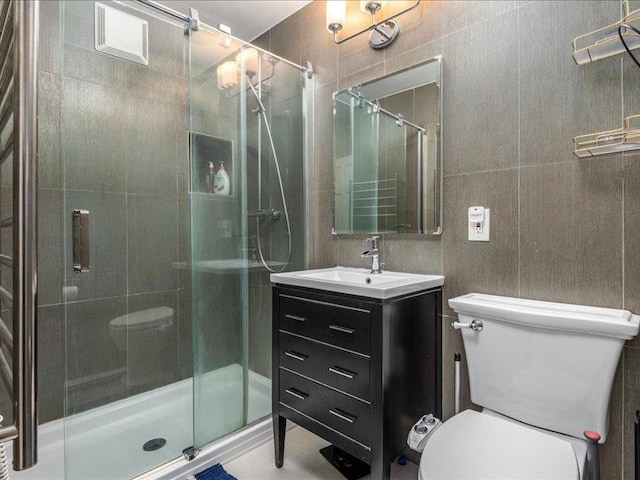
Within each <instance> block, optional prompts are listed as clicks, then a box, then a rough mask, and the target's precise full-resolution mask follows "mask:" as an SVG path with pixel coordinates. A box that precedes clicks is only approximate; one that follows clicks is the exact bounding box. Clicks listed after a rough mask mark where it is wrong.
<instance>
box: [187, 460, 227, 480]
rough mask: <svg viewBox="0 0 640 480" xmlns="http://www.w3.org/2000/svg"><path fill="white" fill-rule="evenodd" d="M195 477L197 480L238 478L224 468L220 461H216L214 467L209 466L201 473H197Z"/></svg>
mask: <svg viewBox="0 0 640 480" xmlns="http://www.w3.org/2000/svg"><path fill="white" fill-rule="evenodd" d="M195 477H196V480H238V479H237V478H236V477H234V476H233V475H231V474H230V473H228V472H227V471H226V470H225V469H224V468H222V465H221V464H219V463H216V464H215V465H214V466H213V467H209V468H207V469H205V470H203V471H201V472H200V473H196V475H195Z"/></svg>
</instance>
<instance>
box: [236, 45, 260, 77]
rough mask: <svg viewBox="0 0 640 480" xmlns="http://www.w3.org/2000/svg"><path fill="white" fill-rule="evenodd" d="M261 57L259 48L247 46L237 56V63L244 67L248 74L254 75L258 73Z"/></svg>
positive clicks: (241, 67)
mask: <svg viewBox="0 0 640 480" xmlns="http://www.w3.org/2000/svg"><path fill="white" fill-rule="evenodd" d="M259 59H260V56H259V54H258V50H256V49H255V48H245V49H244V50H242V51H241V52H240V53H239V54H238V55H237V56H236V63H237V64H238V68H240V69H244V71H245V73H246V74H247V75H249V76H252V75H256V74H257V73H258V63H259Z"/></svg>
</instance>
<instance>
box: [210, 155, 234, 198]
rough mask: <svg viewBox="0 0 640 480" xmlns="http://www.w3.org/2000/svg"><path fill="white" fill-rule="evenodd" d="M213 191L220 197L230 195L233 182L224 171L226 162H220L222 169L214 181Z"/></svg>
mask: <svg viewBox="0 0 640 480" xmlns="http://www.w3.org/2000/svg"><path fill="white" fill-rule="evenodd" d="M213 191H214V193H216V194H218V195H229V193H230V192H231V182H230V181H229V175H228V174H227V171H226V170H225V169H224V162H220V169H219V170H218V173H216V176H215V178H214V181H213Z"/></svg>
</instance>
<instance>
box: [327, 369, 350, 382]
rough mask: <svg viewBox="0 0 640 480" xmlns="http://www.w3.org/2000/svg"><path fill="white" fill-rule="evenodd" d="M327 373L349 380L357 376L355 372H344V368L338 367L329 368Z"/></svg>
mask: <svg viewBox="0 0 640 480" xmlns="http://www.w3.org/2000/svg"><path fill="white" fill-rule="evenodd" d="M329 371H330V372H331V373H335V374H336V375H341V376H343V377H346V378H348V379H349V380H353V377H355V376H356V375H357V373H355V372H351V371H349V370H345V369H344V368H340V367H329Z"/></svg>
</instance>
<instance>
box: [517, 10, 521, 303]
mask: <svg viewBox="0 0 640 480" xmlns="http://www.w3.org/2000/svg"><path fill="white" fill-rule="evenodd" d="M520 13H521V12H520V10H518V11H517V14H516V48H517V52H516V59H517V60H516V61H517V64H518V66H517V72H518V74H517V77H516V81H517V82H518V89H517V90H518V102H517V106H518V138H517V141H518V214H517V219H516V221H517V222H518V297H521V296H522V251H521V247H522V229H521V228H520V226H521V222H520V219H521V214H520V208H521V198H520V192H521V188H522V183H521V171H520V165H521V163H522V158H521V156H522V151H521V135H522V116H521V111H520V107H521V105H520V78H521V71H520V67H521V65H520Z"/></svg>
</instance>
